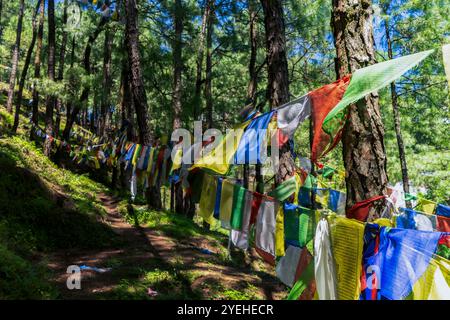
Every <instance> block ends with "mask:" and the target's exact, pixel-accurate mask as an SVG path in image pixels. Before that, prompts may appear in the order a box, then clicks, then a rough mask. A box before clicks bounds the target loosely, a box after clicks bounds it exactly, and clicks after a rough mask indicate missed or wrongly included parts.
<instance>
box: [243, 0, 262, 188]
mask: <svg viewBox="0 0 450 320" xmlns="http://www.w3.org/2000/svg"><path fill="white" fill-rule="evenodd" d="M255 5H256V3H255V0H248V12H249V18H250V32H249V45H250V61H249V64H248V73H249V75H250V81H249V83H248V87H247V104H249V105H251V109H254V108H255V107H256V91H257V88H258V74H257V72H256V57H257V49H258V25H257V18H258V12H257V11H256V10H255ZM243 176H244V187H245V188H248V187H249V176H250V165H248V164H244V172H243ZM255 178H256V183H257V187H256V190H257V191H258V192H260V193H263V192H264V180H263V176H262V174H261V165H258V164H257V165H256V177H255Z"/></svg>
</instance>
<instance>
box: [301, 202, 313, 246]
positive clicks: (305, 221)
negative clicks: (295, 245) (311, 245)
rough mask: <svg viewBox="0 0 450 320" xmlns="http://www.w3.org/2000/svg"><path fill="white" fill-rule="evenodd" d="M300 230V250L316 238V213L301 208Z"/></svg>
mask: <svg viewBox="0 0 450 320" xmlns="http://www.w3.org/2000/svg"><path fill="white" fill-rule="evenodd" d="M298 220H299V221H298V223H299V230H298V239H299V241H298V242H299V245H300V248H303V247H305V246H306V245H307V244H308V242H310V241H311V240H312V238H313V237H314V231H315V226H314V211H312V210H310V209H308V208H303V207H300V215H299V218H298Z"/></svg>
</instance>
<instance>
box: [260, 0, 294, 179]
mask: <svg viewBox="0 0 450 320" xmlns="http://www.w3.org/2000/svg"><path fill="white" fill-rule="evenodd" d="M261 4H262V7H263V10H264V27H265V31H266V46H267V73H268V88H267V93H268V100H269V102H270V106H271V107H272V108H275V107H277V106H280V105H282V104H284V103H287V102H289V79H288V63H287V57H286V38H285V26H284V14H283V4H282V1H281V0H261ZM279 157H280V159H279V168H278V172H277V173H276V176H275V183H276V184H280V183H282V182H283V181H285V180H287V179H289V178H290V177H292V176H293V175H294V173H295V163H294V159H293V158H292V153H291V150H290V144H289V143H286V144H285V145H284V146H282V147H281V148H280V155H279Z"/></svg>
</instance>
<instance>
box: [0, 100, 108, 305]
mask: <svg viewBox="0 0 450 320" xmlns="http://www.w3.org/2000/svg"><path fill="white" fill-rule="evenodd" d="M0 115H1V116H2V117H3V120H4V121H3V123H2V124H1V125H3V127H5V122H6V123H10V122H11V121H12V118H11V117H10V116H9V115H8V114H7V113H6V112H5V109H4V108H2V107H0ZM22 123H23V122H22ZM0 130H1V129H0ZM25 133H26V131H25V130H23V129H20V130H19V135H17V136H7V135H6V134H5V132H4V131H3V132H1V131H0V298H35V299H40V298H53V297H56V296H57V292H56V291H55V289H54V288H53V287H52V286H51V285H49V283H48V281H47V279H48V277H49V275H48V272H47V269H46V267H44V264H45V262H42V263H37V260H38V259H37V255H38V254H39V253H45V252H50V251H52V250H58V249H65V248H73V247H77V248H91V247H101V246H106V245H109V244H110V243H111V242H112V239H113V237H114V235H113V233H112V232H111V230H110V229H109V228H108V227H107V226H105V225H104V224H102V223H99V222H97V220H96V217H98V216H101V215H104V214H105V211H104V209H103V207H102V206H101V204H100V202H99V200H97V198H96V195H97V194H99V193H100V192H107V189H106V188H105V187H103V186H102V185H100V184H98V183H95V182H94V181H92V180H91V179H89V178H88V177H87V176H83V175H76V174H74V173H72V172H70V171H67V170H63V169H60V168H58V167H56V166H55V165H54V164H53V163H52V162H51V161H50V160H48V159H47V158H46V157H45V156H44V155H43V154H42V152H41V150H40V148H38V147H37V146H35V145H34V143H32V142H29V141H28V140H27V139H26V138H25V136H24V135H25Z"/></svg>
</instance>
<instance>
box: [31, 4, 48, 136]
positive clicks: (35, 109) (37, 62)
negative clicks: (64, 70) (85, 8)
mask: <svg viewBox="0 0 450 320" xmlns="http://www.w3.org/2000/svg"><path fill="white" fill-rule="evenodd" d="M44 21H45V0H42V1H41V5H40V7H39V27H38V32H37V44H36V52H35V54H34V78H35V79H39V78H40V77H41V51H42V39H43V38H44ZM32 99H33V103H32V115H31V122H32V124H33V126H34V127H35V128H36V127H37V125H38V122H39V119H38V118H39V92H38V91H37V88H36V83H34V84H33V92H32ZM30 138H31V139H32V140H34V128H32V129H31V132H30Z"/></svg>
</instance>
